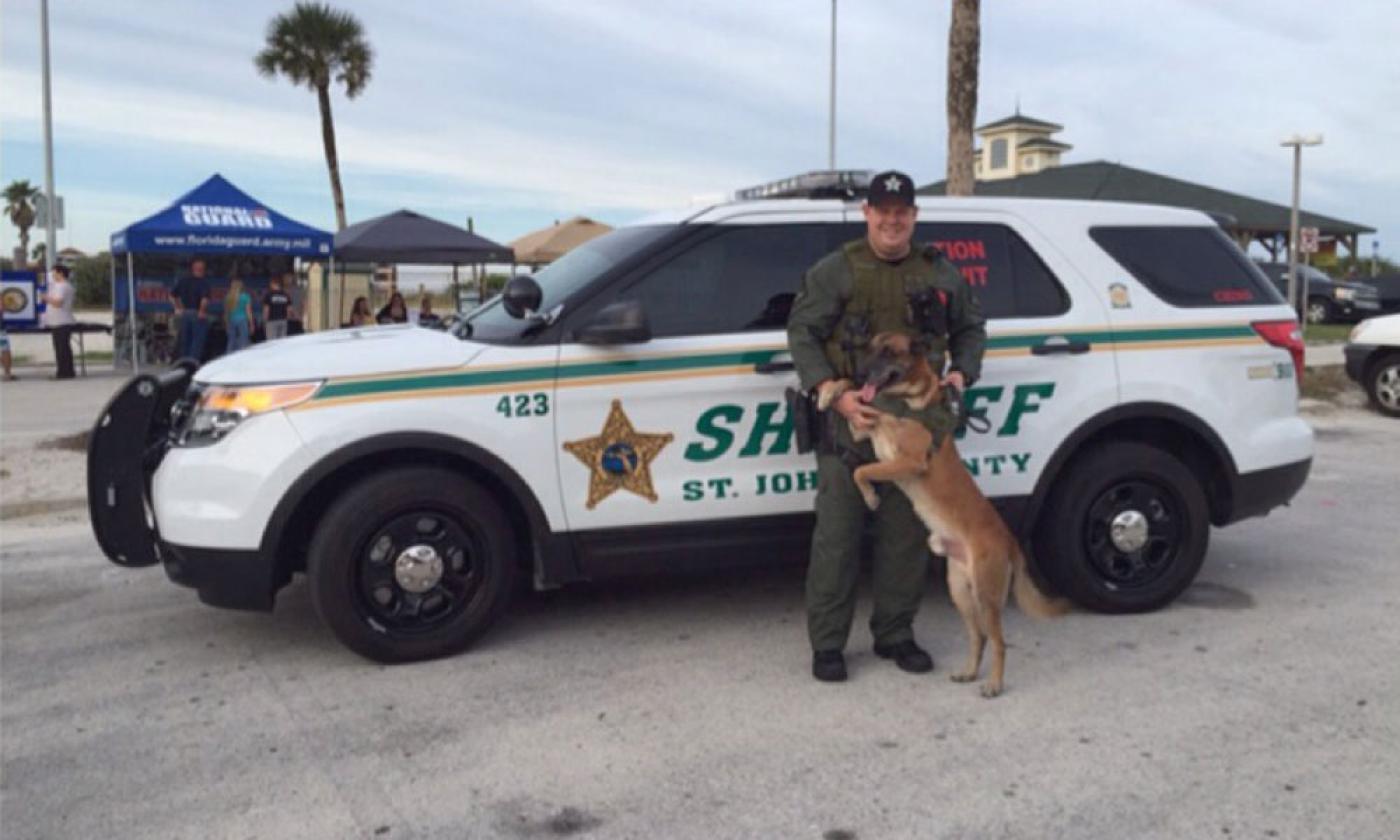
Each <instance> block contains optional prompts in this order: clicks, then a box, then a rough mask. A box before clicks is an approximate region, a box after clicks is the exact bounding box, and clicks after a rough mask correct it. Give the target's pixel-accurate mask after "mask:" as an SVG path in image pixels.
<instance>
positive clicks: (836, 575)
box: [807, 455, 929, 650]
mask: <svg viewBox="0 0 1400 840" xmlns="http://www.w3.org/2000/svg"><path fill="white" fill-rule="evenodd" d="M876 487H877V488H878V490H879V492H880V508H879V510H877V511H875V512H874V513H873V514H871V513H870V510H869V508H867V507H866V506H865V501H864V500H863V499H861V496H860V490H858V489H857V488H856V485H855V481H854V480H853V479H852V478H851V470H850V469H849V468H848V467H847V466H846V464H845V463H844V462H842V460H841V459H840V458H839V457H837V456H835V455H821V456H818V458H817V526H816V530H815V531H814V532H813V534H812V556H811V560H810V562H809V563H808V566H807V633H808V635H809V636H810V637H811V640H812V650H842V649H844V648H845V647H846V638H847V637H848V636H849V635H850V632H851V620H852V618H853V617H854V615H855V610H856V578H857V576H858V573H859V572H860V546H861V535H862V533H863V532H864V530H865V517H866V515H867V514H869V515H871V516H873V517H874V521H875V556H874V575H873V578H874V579H873V581H872V582H873V588H874V600H875V606H874V610H873V611H872V612H871V615H870V634H871V635H872V636H874V637H875V642H876V643H877V644H881V645H889V644H894V643H895V642H901V641H904V640H905V639H912V638H913V637H914V631H913V629H912V625H913V622H914V613H916V612H917V611H918V609H919V602H920V601H921V600H923V597H924V588H925V585H926V583H927V580H928V562H929V559H928V529H927V528H925V527H924V523H923V522H921V521H919V518H918V516H916V515H915V513H914V509H913V507H912V506H911V505H910V504H909V499H908V497H906V496H905V495H904V494H903V493H902V492H900V490H899V488H897V487H895V486H893V485H891V484H877V485H876Z"/></svg>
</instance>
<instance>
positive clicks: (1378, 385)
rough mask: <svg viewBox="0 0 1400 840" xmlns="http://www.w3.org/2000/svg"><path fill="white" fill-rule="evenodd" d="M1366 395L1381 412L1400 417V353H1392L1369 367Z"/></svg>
mask: <svg viewBox="0 0 1400 840" xmlns="http://www.w3.org/2000/svg"><path fill="white" fill-rule="evenodd" d="M1366 395H1367V396H1369V397H1370V398H1371V405H1374V406H1375V407H1376V410H1377V411H1379V412H1380V413H1381V414H1385V415H1387V416H1390V417H1400V354H1394V353H1392V354H1391V355H1389V356H1385V357H1384V358H1381V359H1377V360H1376V361H1374V362H1372V363H1371V364H1370V365H1369V366H1368V367H1367V369H1366Z"/></svg>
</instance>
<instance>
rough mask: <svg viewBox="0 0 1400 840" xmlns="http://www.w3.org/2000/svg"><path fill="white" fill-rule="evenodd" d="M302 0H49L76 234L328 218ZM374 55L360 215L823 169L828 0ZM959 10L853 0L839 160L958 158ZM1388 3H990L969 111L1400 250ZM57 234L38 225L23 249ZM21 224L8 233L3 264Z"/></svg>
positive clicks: (501, 1)
mask: <svg viewBox="0 0 1400 840" xmlns="http://www.w3.org/2000/svg"><path fill="white" fill-rule="evenodd" d="M291 5H292V4H291V3H290V2H288V1H287V0H279V1H277V2H273V1H272V0H241V2H239V3H237V4H230V3H228V2H226V0H53V2H51V3H50V33H51V34H50V45H51V46H50V49H51V56H52V58H51V61H52V69H53V103H54V104H53V111H54V144H55V145H54V156H55V159H54V176H55V185H56V191H57V192H58V193H59V194H60V195H62V196H64V199H65V205H66V213H67V221H68V226H67V229H65V230H63V231H60V232H59V236H58V244H59V246H60V247H67V246H70V245H71V246H75V247H78V248H80V249H82V250H85V251H95V250H98V249H101V248H105V247H106V243H107V241H108V237H109V235H110V234H111V233H112V232H113V231H115V230H118V229H120V228H122V227H124V226H126V225H127V224H130V223H131V222H134V221H137V220H139V219H142V218H144V217H146V216H148V215H150V214H152V213H154V212H156V211H157V210H159V209H161V208H163V207H165V206H167V205H169V204H170V203H171V202H172V201H173V200H174V199H175V198H176V197H178V196H179V195H180V194H182V193H184V192H185V191H187V190H189V189H190V188H192V187H193V186H194V185H196V184H198V183H199V182H201V181H202V180H204V179H205V178H206V177H208V176H209V175H210V174H211V173H213V172H220V173H222V174H223V175H224V176H225V177H227V178H229V179H230V180H231V181H233V182H234V183H235V184H237V185H239V186H240V187H242V188H243V189H244V190H245V191H247V192H248V193H250V194H252V195H254V196H256V197H257V198H258V199H260V200H261V201H263V202H264V203H266V204H267V205H269V206H271V207H274V208H276V209H277V210H279V211H281V212H283V213H285V214H287V215H289V216H292V217H293V218H296V219H298V220H300V221H303V222H306V223H308V224H312V225H316V226H319V227H323V228H326V229H332V228H333V227H334V219H335V214H334V208H333V205H332V202H331V197H330V186H329V179H328V176H327V172H326V164H325V157H324V152H323V150H322V146H321V138H320V125H319V117H318V114H317V108H316V100H315V96H314V94H312V93H311V92H310V91H308V90H306V89H304V88H295V87H293V86H292V85H291V84H290V83H288V82H286V81H284V80H275V81H274V80H268V79H265V78H263V77H261V76H259V75H258V73H257V71H256V70H255V68H254V66H253V56H254V55H255V54H256V53H257V51H258V50H259V49H260V48H261V46H262V43H263V39H264V34H265V31H266V27H267V23H268V21H269V20H270V19H271V18H272V17H273V16H274V15H276V14H278V13H280V12H284V11H287V10H289V9H290V8H291ZM335 5H336V6H337V7H338V8H341V9H344V10H347V11H350V12H352V13H354V14H355V15H356V16H357V17H358V18H359V19H360V21H361V22H362V24H363V25H364V28H365V31H366V34H367V36H368V39H369V41H370V43H371V44H372V45H373V47H374V50H375V57H374V70H373V77H372V79H371V81H370V83H369V85H368V87H367V89H366V90H365V91H364V92H363V93H362V94H361V95H360V96H359V97H357V98H356V99H354V100H347V99H346V98H345V96H344V95H343V93H341V92H337V93H335V94H333V97H332V105H333V110H334V114H335V126H336V132H337V140H338V144H339V154H340V161H341V177H342V181H343V184H344V187H345V193H346V203H347V213H348V216H349V220H350V221H351V223H353V222H355V221H358V220H361V219H365V218H369V217H372V216H376V215H380V214H382V213H387V212H390V211H392V210H396V209H399V208H401V207H409V208H412V209H415V210H417V211H419V212H422V213H425V214H427V215H430V216H435V217H437V218H440V219H443V220H444V221H448V222H452V223H455V224H459V225H464V224H465V223H466V221H467V219H468V218H469V217H470V218H471V219H472V220H473V221H474V225H475V230H476V231H477V232H478V233H480V234H482V235H484V236H487V237H489V238H492V239H495V240H497V241H501V242H506V241H509V240H511V239H513V238H515V237H517V236H519V235H521V234H523V233H526V232H528V231H530V230H533V229H535V228H538V227H542V226H545V225H548V224H550V223H551V222H553V221H555V220H557V219H564V218H568V217H570V216H573V215H580V214H581V215H587V216H590V217H592V218H595V219H599V220H601V221H604V222H608V223H611V224H617V223H624V222H628V221H631V220H633V219H636V218H638V217H641V216H643V215H646V214H648V213H651V212H654V211H656V210H661V209H667V208H674V207H677V206H681V207H683V206H687V205H690V204H694V203H697V202H703V201H704V200H706V199H713V198H717V197H720V196H723V195H727V194H728V193H730V192H732V191H733V190H735V189H737V188H740V187H744V186H749V185H752V184H755V183H760V182H764V181H769V180H774V179H777V178H781V177H785V176H788V175H793V174H797V173H800V172H806V171H810V170H814V169H823V168H825V167H826V163H827V130H828V116H829V112H828V85H829V75H828V72H829V71H828V68H829V58H830V53H829V50H830V38H831V30H830V26H831V5H830V3H829V2H828V0H764V2H761V3H759V2H746V1H745V0H710V2H705V3H695V2H681V1H680V0H649V1H648V2H645V3H643V2H636V0H588V2H578V0H509V2H507V0H495V1H494V2H489V1H488V0H452V2H449V1H448V0H440V1H439V0H337V2H335ZM949 8H950V3H949V2H948V0H839V6H838V25H837V37H838V44H837V105H836V118H837V140H836V147H837V148H836V164H837V166H838V167H840V168H854V169H883V168H888V167H895V168H901V169H904V170H906V171H908V172H909V173H910V174H911V175H912V176H913V177H914V180H915V181H916V182H917V183H919V184H924V183H927V182H930V181H935V180H939V179H941V178H942V177H943V175H944V166H945V148H946V119H945V109H944V94H945V78H946V61H947V32H948V17H949ZM38 10H39V2H38V0H4V3H3V4H0V183H3V184H8V183H9V182H10V181H13V180H17V179H27V180H29V181H30V182H32V183H34V184H37V185H42V183H43V180H44V158H43V145H42V137H43V135H42V123H41V115H42V99H41V84H40V79H41V63H40V51H39V11H38ZM1397 43H1400V7H1397V6H1396V5H1395V4H1394V2H1393V0H1334V2H1331V3H1328V4H1319V3H1316V2H1307V1H1306V0H1158V2H1147V0H1115V2H1105V0H1055V2H1049V0H987V2H984V3H983V4H982V52H981V84H980V92H979V101H978V114H977V121H978V124H979V125H980V124H982V123H984V122H990V121H992V120H995V119H999V118H1001V117H1004V116H1008V115H1009V114H1011V113H1012V112H1013V110H1014V109H1015V108H1016V106H1017V103H1019V106H1020V109H1021V112H1022V113H1024V114H1026V115H1029V116H1033V117H1037V118H1040V119H1045V120H1050V121H1052V122H1056V123H1059V124H1061V125H1063V126H1064V127H1065V130H1064V131H1063V132H1062V133H1061V134H1059V135H1058V137H1057V139H1060V140H1062V141H1065V142H1068V143H1070V144H1072V145H1073V146H1074V148H1073V150H1072V151H1070V152H1068V153H1067V154H1066V155H1065V157H1064V159H1063V162H1064V163H1066V164H1069V163H1082V162H1088V161H1092V160H1109V161H1115V162H1120V163H1123V164H1127V165H1129V166H1134V167H1138V168H1142V169H1148V170H1151V171H1154V172H1158V173H1161V174H1165V175H1170V176H1172V177H1176V178H1183V179H1186V180H1189V181H1196V182H1199V183H1203V184H1208V185H1211V186H1214V187H1219V188H1222V189H1227V190H1232V191H1236V192H1240V193H1244V194H1246V195H1250V196H1254V197H1257V198H1261V199H1265V200H1269V201H1275V202H1278V203H1282V204H1286V203H1288V201H1289V196H1290V190H1291V178H1292V169H1291V152H1290V150H1288V149H1284V148H1281V147H1280V146H1279V141H1280V140H1282V139H1283V138H1285V137H1287V136H1289V135H1291V134H1294V133H1297V132H1302V133H1321V134H1323V135H1324V138H1325V142H1324V144H1323V145H1322V146H1320V147H1317V148H1308V149H1305V150H1304V163H1303V206H1304V207H1305V208H1307V209H1309V210H1313V211H1315V212H1320V213H1324V214H1327V215H1330V216H1336V217H1339V218H1342V219H1346V220H1349V221H1354V222H1359V223H1362V224H1365V225H1368V226H1370V227H1374V228H1377V229H1378V233H1377V234H1376V236H1375V237H1363V239H1362V244H1361V250H1362V254H1363V255H1365V256H1369V255H1370V253H1371V242H1370V241H1371V239H1372V238H1374V239H1376V240H1378V241H1379V243H1380V253H1381V254H1382V255H1383V256H1385V255H1389V256H1391V257H1396V256H1400V201H1398V200H1397V198H1400V107H1398V106H1400V61H1397V60H1396V58H1395V53H1394V48H1395V44H1397ZM41 239H42V232H40V231H34V232H31V242H37V241H40V240H41ZM16 240H17V232H16V230H15V228H14V226H13V225H11V224H9V222H8V220H4V221H3V222H0V249H2V252H3V253H6V254H8V253H9V252H10V250H11V249H12V248H13V246H14V245H15V243H16Z"/></svg>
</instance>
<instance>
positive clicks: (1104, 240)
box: [1089, 227, 1283, 306]
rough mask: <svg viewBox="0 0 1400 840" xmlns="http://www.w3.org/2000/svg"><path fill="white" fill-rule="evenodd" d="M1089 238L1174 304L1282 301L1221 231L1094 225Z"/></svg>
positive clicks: (1202, 228) (1272, 287) (1130, 272)
mask: <svg viewBox="0 0 1400 840" xmlns="http://www.w3.org/2000/svg"><path fill="white" fill-rule="evenodd" d="M1089 236H1091V237H1092V238H1093V240H1094V241H1095V242H1097V243H1098V245H1099V247H1100V248H1103V249H1104V250H1105V251H1107V252H1108V254H1109V256H1111V257H1113V259H1114V260H1115V261H1117V263H1118V264H1119V265H1121V266H1123V268H1125V269H1127V271H1128V273H1129V274H1131V275H1133V277H1135V278H1136V279H1137V280H1138V282H1140V283H1142V284H1143V285H1144V286H1146V287H1147V288H1148V289H1149V290H1151V292H1152V293H1153V294H1155V295H1157V297H1159V298H1161V299H1162V300H1164V301H1166V302H1167V303H1170V304H1172V305H1173V306H1259V305H1261V304H1269V303H1282V302H1283V298H1282V297H1280V296H1279V294H1278V292H1277V291H1276V290H1275V289H1274V286H1273V284H1272V283H1270V282H1269V281H1268V280H1267V279H1266V278H1265V277H1264V275H1263V274H1262V273H1261V272H1260V271H1259V269H1258V268H1256V267H1255V265H1254V264H1253V263H1252V262H1250V261H1249V259H1248V258H1246V257H1245V255H1244V254H1242V253H1241V252H1240V249H1239V248H1237V247H1235V244H1234V243H1233V242H1231V241H1230V239H1229V238H1228V237H1227V236H1225V234H1224V233H1223V232H1222V231H1221V230H1220V228H1217V227H1096V228H1091V229H1090V230H1089Z"/></svg>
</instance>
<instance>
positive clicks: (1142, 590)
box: [1036, 441, 1210, 613]
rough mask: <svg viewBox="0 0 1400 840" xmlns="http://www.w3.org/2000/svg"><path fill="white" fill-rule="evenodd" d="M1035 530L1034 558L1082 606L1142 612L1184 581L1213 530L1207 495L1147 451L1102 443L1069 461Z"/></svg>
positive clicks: (1158, 453)
mask: <svg viewBox="0 0 1400 840" xmlns="http://www.w3.org/2000/svg"><path fill="white" fill-rule="evenodd" d="M1053 493H1054V497H1053V499H1052V501H1051V503H1050V504H1049V505H1048V506H1047V508H1046V510H1045V512H1044V514H1043V515H1042V516H1041V518H1040V520H1039V525H1038V527H1037V529H1036V548H1037V560H1038V562H1039V563H1040V565H1041V567H1042V568H1043V569H1044V571H1045V573H1046V575H1047V576H1048V577H1049V578H1050V579H1051V582H1052V583H1054V585H1055V586H1056V588H1058V589H1059V590H1060V591H1061V592H1063V593H1064V594H1065V595H1067V596H1069V597H1070V599H1072V600H1073V601H1074V602H1075V603H1076V604H1078V605H1079V606H1081V607H1084V608H1085V609H1089V610H1095V611H1098V612H1106V613H1128V612H1145V611H1148V610H1155V609H1158V608H1160V607H1163V606H1165V605H1167V604H1169V603H1171V601H1172V600H1173V599H1175V598H1176V596H1177V595H1180V594H1181V592H1182V590H1184V589H1185V588H1186V587H1187V586H1189V585H1190V584H1191V581H1192V580H1194V579H1195V577H1196V573H1197V572H1198V571H1199V570H1200V568H1201V563H1202V562H1203V561H1204V560H1205V555H1206V546H1207V543H1208V540H1209V534H1210V522H1209V514H1208V512H1207V508H1206V497H1205V492H1204V491H1203V490H1202V489H1201V484H1200V482H1199V481H1198V480H1197V479H1196V477H1195V476H1194V475H1192V473H1191V471H1190V470H1189V469H1187V467H1186V465H1185V464H1183V463H1181V461H1179V460H1177V459H1176V458H1174V457H1172V456H1171V455H1169V454H1167V453H1166V452H1164V451H1162V450H1161V449H1158V448H1156V447H1154V446H1148V445H1146V444H1141V443H1130V442H1125V441H1114V442H1110V443H1105V444H1101V445H1099V446H1096V447H1095V448H1093V449H1091V450H1089V451H1087V452H1085V453H1083V454H1082V455H1080V456H1079V457H1077V458H1076V459H1075V461H1074V462H1073V463H1072V464H1071V465H1070V467H1069V469H1068V470H1067V472H1066V474H1065V475H1064V477H1063V478H1062V479H1061V480H1060V481H1059V482H1058V484H1057V486H1056V487H1055V488H1054V490H1053Z"/></svg>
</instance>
